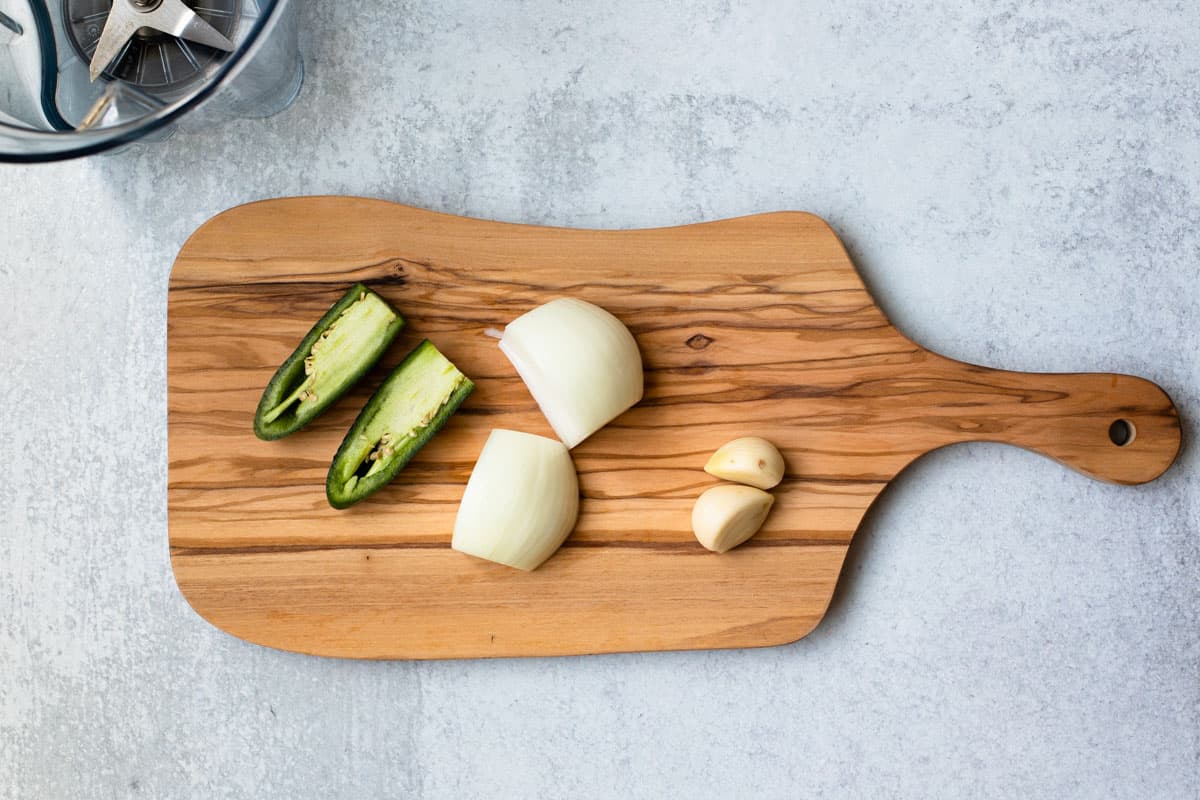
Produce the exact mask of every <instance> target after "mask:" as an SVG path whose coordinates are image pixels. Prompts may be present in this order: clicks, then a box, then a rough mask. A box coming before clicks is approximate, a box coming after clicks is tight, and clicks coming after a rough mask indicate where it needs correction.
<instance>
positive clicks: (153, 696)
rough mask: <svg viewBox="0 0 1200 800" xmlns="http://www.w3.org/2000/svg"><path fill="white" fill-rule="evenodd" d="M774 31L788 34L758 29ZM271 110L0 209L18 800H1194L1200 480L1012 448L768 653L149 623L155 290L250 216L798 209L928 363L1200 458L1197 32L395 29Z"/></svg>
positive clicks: (564, 216)
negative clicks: (935, 357)
mask: <svg viewBox="0 0 1200 800" xmlns="http://www.w3.org/2000/svg"><path fill="white" fill-rule="evenodd" d="M785 8H787V9H788V10H786V11H785V10H784V9H785ZM304 21H305V33H304V35H303V41H304V44H305V50H306V66H307V80H306V84H305V87H304V91H303V94H302V95H301V97H300V99H299V101H298V102H297V103H296V104H295V105H294V106H293V107H292V108H290V109H289V110H288V111H286V112H284V113H283V114H280V115H278V116H276V117H274V118H271V119H268V120H265V121H262V120H259V121H247V120H240V121H235V122H233V123H231V124H227V125H225V126H223V127H220V128H215V129H209V130H205V131H202V132H199V133H191V134H188V135H181V136H178V137H176V138H174V139H172V140H170V141H168V142H166V143H162V144H157V145H152V146H142V147H138V148H134V149H131V150H128V151H126V152H124V153H121V154H118V155H115V156H107V157H101V158H92V159H87V160H82V161H72V162H66V163H59V164H51V165H42V166H29V167H14V166H0V241H2V242H3V245H2V246H0V319H2V320H3V323H4V332H5V337H4V346H3V347H2V348H0V375H3V380H0V463H2V464H3V465H4V468H5V476H4V478H3V480H0V798H5V799H9V798H11V799H12V800H16V799H17V798H20V799H21V800H26V799H27V798H39V799H40V798H124V797H147V798H224V797H239V798H275V797H278V798H300V797H314V798H318V797H319V798H367V797H385V796H388V797H431V798H467V797H497V798H499V797H503V798H522V797H531V798H532V797H542V798H567V797H595V798H604V797H644V798H663V797H689V798H700V797H723V798H735V797H770V798H787V797H810V796H830V797H836V796H841V797H913V798H919V797H929V796H941V797H1025V798H1064V797H1127V798H1157V799H1159V800H1161V799H1162V798H1185V799H1186V798H1196V797H1197V796H1200V473H1198V469H1197V468H1198V459H1197V455H1196V450H1195V448H1194V447H1190V446H1186V445H1185V450H1184V452H1183V454H1182V456H1181V458H1180V460H1179V462H1178V463H1177V464H1176V466H1175V467H1174V468H1173V469H1172V470H1171V471H1170V472H1168V473H1167V474H1166V475H1165V476H1164V477H1162V478H1161V479H1159V480H1158V481H1155V482H1153V483H1151V484H1148V485H1145V486H1140V487H1134V488H1127V487H1118V486H1110V485H1106V484H1102V483H1098V482H1095V481H1091V480H1088V479H1086V478H1084V477H1082V476H1081V475H1079V474H1076V473H1074V472H1071V471H1069V470H1067V469H1064V468H1062V467H1061V466H1059V465H1058V464H1055V463H1053V462H1052V461H1050V460H1048V459H1044V458H1041V457H1039V456H1037V455H1033V454H1031V453H1027V452H1024V451H1020V450H1016V449H1011V448H1006V447H1002V446H986V445H978V446H960V447H955V448H950V449H946V450H943V451H940V452H937V453H934V454H932V455H930V456H928V457H927V458H924V459H922V460H921V461H920V462H918V463H917V464H916V465H915V466H913V467H912V468H911V469H910V470H908V471H907V472H906V473H905V474H904V475H902V476H901V478H900V479H899V480H898V481H897V482H896V484H895V485H894V486H893V487H892V488H891V489H890V490H889V491H888V492H887V493H886V494H885V495H884V497H883V498H881V500H880V502H879V503H878V506H877V509H876V510H875V511H874V512H873V513H872V514H871V515H870V516H869V517H868V520H867V523H866V525H865V527H864V528H863V529H862V530H861V531H860V533H859V535H858V537H857V538H856V540H855V544H854V546H853V548H852V550H851V554H850V558H849V561H848V563H847V566H846V570H845V574H844V577H843V582H842V584H841V587H840V589H839V592H838V594H837V596H836V598H835V600H834V603H833V606H832V608H831V610H830V613H829V615H828V617H827V618H826V619H825V621H824V623H823V624H822V625H821V626H820V627H819V628H818V629H817V630H816V631H815V632H814V633H813V634H812V635H811V636H809V637H808V638H807V639H805V640H803V641H801V642H799V643H796V644H794V645H789V646H785V647H779V648H773V649H765V650H745V651H723V652H690V653H665V654H661V653H660V654H634V655H619V656H600V657H583V658H561V659H529V660H497V661H465V662H435V663H399V662H398V663H356V662H352V661H336V660H325V659H316V658H309V657H304V656H299V655H293V654H288V653H282V652H275V651H272V650H268V649H264V648H261V647H256V646H253V645H249V644H246V643H243V642H241V641H238V640H236V639H234V638H232V637H230V636H228V635H226V634H223V633H221V632H219V631H217V630H215V629H213V628H211V627H209V626H208V625H207V624H206V623H204V622H203V621H201V620H200V619H199V618H198V617H197V616H196V615H195V614H194V613H193V612H192V611H191V609H190V608H189V607H188V605H187V604H186V603H185V602H184V600H183V599H182V598H181V596H180V595H179V593H178V592H177V591H176V588H175V585H174V581H173V579H172V576H171V570H170V566H169V563H168V558H167V530H166V398H165V371H166V364H165V342H166V307H165V298H166V288H167V279H168V274H169V270H170V265H171V261H172V257H173V255H174V253H175V252H176V251H177V250H178V248H179V247H180V245H181V244H182V243H183V241H184V239H185V238H186V237H187V235H188V234H189V232H191V231H192V230H193V229H194V228H195V227H196V226H197V225H199V224H200V223H201V222H203V221H204V220H205V219H206V218H207V217H209V216H211V215H212V214H215V213H217V212H218V211H221V210H223V209H225V208H227V207H229V206H232V205H235V204H238V203H242V202H245V201H248V200H253V199H257V198H264V197H272V196H277V195H292V194H312V193H350V194H360V195H369V196H374V197H382V198H387V199H391V200H397V201H400V202H404V203H410V204H414V205H419V206H424V207H428V208H433V209H437V210H440V211H447V212H451V213H456V214H466V215H473V216H482V217H489V218H495V219H501V220H511V221H521V222H529V223H548V224H555V225H575V226H600V227H644V226H654V225H665V224H676V223H686V222H694V221H699V220H711V219H718V218H721V217H727V216H735V215H740V214H746V213H751V212H758V211H768V210H775V209H803V210H808V211H812V212H815V213H817V214H820V215H822V216H824V217H825V218H826V219H828V220H829V221H830V222H831V223H832V225H833V226H834V228H835V229H836V230H837V231H838V232H839V233H840V234H841V236H842V237H843V238H844V239H845V241H846V242H847V244H848V246H849V248H850V250H851V253H852V255H853V257H854V259H855V261H856V262H857V263H858V265H859V267H860V269H861V271H862V273H863V275H864V277H865V279H866V281H867V283H868V285H869V286H870V288H871V289H872V291H873V292H874V293H875V295H876V296H877V297H878V298H879V300H880V303H881V305H882V306H883V307H884V309H885V311H886V312H887V313H888V314H889V315H890V316H891V317H892V319H893V320H894V321H895V322H896V323H897V325H898V326H899V327H900V328H901V329H902V330H904V331H905V332H907V333H908V334H909V335H910V336H912V337H913V338H915V339H916V340H917V341H919V342H921V343H923V344H925V345H926V346H928V347H930V348H932V349H936V350H939V351H941V352H943V353H946V354H947V355H950V356H954V357H957V358H962V359H965V360H969V361H975V362H979V363H985V364H989V365H994V366H1001V367H1008V368H1012V369H1023V370H1044V371H1071V370H1080V371H1084V370H1101V371H1118V372H1129V373H1134V374H1138V375H1143V376H1146V377H1148V378H1151V379H1152V380H1155V381H1157V382H1158V383H1159V384H1161V385H1162V386H1163V387H1164V388H1165V389H1166V390H1167V391H1168V392H1170V394H1171V395H1172V396H1173V397H1174V399H1175V401H1176V403H1177V404H1178V406H1179V407H1180V409H1181V411H1182V413H1183V415H1184V420H1185V421H1184V426H1185V436H1189V435H1190V438H1192V439H1193V440H1194V438H1195V434H1196V420H1198V419H1200V330H1198V329H1200V8H1198V7H1196V6H1195V5H1194V4H1191V3H1183V2H1175V1H1172V2H1166V1H1165V0H1164V1H1162V2H1143V3H1112V2H1095V1H1094V0H1086V1H1085V2H1068V1H1067V0H1043V1H1042V2H1030V1H1028V0H985V2H976V3H960V2H950V0H924V2H917V1H916V0H894V1H893V2H883V3H881V2H878V0H850V2H844V3H826V2H820V3H818V2H801V3H795V4H788V3H778V2H768V0H752V1H750V2H740V3H739V2H730V1H729V0H688V1H687V2H684V1H683V0H670V2H666V3H647V2H639V1H638V0H616V2H611V3H600V4H596V3H585V2H551V1H550V0H529V2H519V3H511V4H509V3H479V2H470V1H469V0H449V2H437V3H434V2H426V1H425V0H412V1H410V2H391V0H378V1H377V2H371V3H322V4H315V3H314V4H312V5H311V7H308V8H306V9H305V10H304Z"/></svg>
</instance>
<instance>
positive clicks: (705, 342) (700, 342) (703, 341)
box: [685, 333, 713, 350]
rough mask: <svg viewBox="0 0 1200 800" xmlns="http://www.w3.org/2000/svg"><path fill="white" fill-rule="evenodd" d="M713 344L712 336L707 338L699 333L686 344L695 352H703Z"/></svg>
mask: <svg viewBox="0 0 1200 800" xmlns="http://www.w3.org/2000/svg"><path fill="white" fill-rule="evenodd" d="M712 343H713V339H712V337H711V336H705V335H704V334H703V333H697V334H696V335H695V336H693V337H692V338H690V339H688V340H687V342H686V343H685V344H687V346H688V347H690V348H692V349H693V350H703V349H704V348H706V347H708V346H709V345H710V344H712Z"/></svg>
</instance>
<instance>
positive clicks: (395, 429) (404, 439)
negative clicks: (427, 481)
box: [325, 339, 475, 508]
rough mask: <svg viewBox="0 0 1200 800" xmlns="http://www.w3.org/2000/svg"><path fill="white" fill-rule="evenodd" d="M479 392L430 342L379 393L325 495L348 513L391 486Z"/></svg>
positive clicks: (347, 443) (336, 464)
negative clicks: (436, 434) (406, 466)
mask: <svg viewBox="0 0 1200 800" xmlns="http://www.w3.org/2000/svg"><path fill="white" fill-rule="evenodd" d="M474 388H475V384H473V383H472V382H471V380H470V378H468V377H467V376H466V375H463V374H462V373H461V372H459V370H458V368H457V367H455V366H454V364H452V363H450V361H449V360H448V359H447V358H446V357H445V356H444V355H442V354H441V353H440V352H438V349H437V348H436V347H434V346H433V343H432V342H430V341H429V340H428V339H426V340H425V341H423V342H421V343H420V344H419V345H417V346H416V347H415V348H414V349H413V351H412V352H411V353H409V354H408V355H407V356H405V357H404V360H403V361H402V362H400V366H398V367H396V369H395V370H393V371H392V374H391V375H389V376H388V378H387V380H385V381H384V382H383V385H382V386H380V387H379V389H378V390H376V392H375V394H374V395H372V396H371V399H370V400H369V401H367V405H366V407H364V408H363V410H362V413H360V414H359V415H358V419H356V420H355V421H354V425H353V426H352V427H351V428H350V431H349V433H347V434H346V438H345V439H344V440H343V441H342V446H341V447H339V448H338V451H337V455H336V456H334V457H333V463H332V464H331V465H330V466H329V475H328V477H327V478H326V479H325V495H326V497H328V498H329V504H330V505H331V506H333V507H334V508H347V507H349V506H352V505H354V504H355V503H357V502H358V501H359V500H362V499H363V498H364V497H366V496H367V495H369V494H373V493H374V492H377V491H379V490H380V489H382V488H383V487H384V486H387V485H388V483H389V482H391V480H392V478H394V477H396V474H397V473H399V472H400V470H401V469H403V468H404V465H405V464H407V463H408V462H409V460H410V459H412V457H413V456H414V455H416V454H417V451H418V450H420V449H421V448H422V447H424V446H425V443H426V442H428V441H429V440H430V439H431V438H433V435H434V434H435V433H437V432H438V431H439V430H441V428H442V426H443V425H445V424H446V420H448V419H450V415H451V414H453V413H454V412H455V411H456V410H457V409H458V407H459V406H460V405H462V402H463V401H464V400H466V399H467V395H469V394H470V393H471V390H472V389H474Z"/></svg>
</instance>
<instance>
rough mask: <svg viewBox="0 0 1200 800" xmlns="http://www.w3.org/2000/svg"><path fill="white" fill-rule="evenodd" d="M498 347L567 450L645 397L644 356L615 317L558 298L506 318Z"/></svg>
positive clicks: (593, 307)
mask: <svg viewBox="0 0 1200 800" xmlns="http://www.w3.org/2000/svg"><path fill="white" fill-rule="evenodd" d="M500 349H501V350H502V351H504V355H506V356H508V360H509V361H511V362H512V365H513V366H514V367H516V369H517V374H519V375H520V376H521V380H523V381H525V385H526V386H527V387H529V393H530V394H532V395H533V399H534V401H536V402H537V404H538V408H540V409H541V410H542V413H543V414H544V415H545V416H546V420H547V421H548V422H549V423H550V427H552V428H554V432H555V434H557V435H558V438H560V439H562V441H563V444H565V445H566V446H567V447H568V448H572V447H574V446H575V445H577V444H579V443H580V442H582V441H583V440H584V439H586V438H588V437H589V436H591V435H592V434H593V433H595V432H596V431H598V430H600V429H601V428H602V427H604V426H605V425H607V424H608V423H609V422H611V421H612V420H613V419H615V418H616V417H617V416H618V415H620V414H622V413H623V412H624V411H625V410H626V409H628V408H629V407H630V406H632V405H633V404H634V403H636V402H637V401H639V400H641V399H642V388H643V386H642V383H643V376H642V356H641V353H639V352H638V347H637V342H636V341H634V338H633V334H631V333H630V332H629V329H628V328H626V327H625V326H624V325H623V324H622V323H621V321H620V320H619V319H617V318H616V317H614V316H613V315H612V314H610V313H608V312H607V311H605V310H604V309H603V308H600V307H599V306H596V305H592V304H591V303H587V302H585V301H583V300H577V299H576V298H574V297H560V298H558V299H557V300H551V301H550V302H549V303H546V304H544V305H540V306H538V307H537V308H535V309H533V310H532V311H529V312H526V313H525V314H522V315H521V316H519V317H517V318H516V319H515V320H513V321H512V322H510V323H509V324H508V326H507V327H506V328H505V329H504V335H503V337H502V338H501V339H500Z"/></svg>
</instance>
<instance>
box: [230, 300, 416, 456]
mask: <svg viewBox="0 0 1200 800" xmlns="http://www.w3.org/2000/svg"><path fill="white" fill-rule="evenodd" d="M364 294H368V295H372V296H374V297H375V298H377V299H378V300H379V301H380V302H382V303H383V304H384V305H385V306H387V308H388V309H389V310H390V311H391V312H392V313H393V314H395V315H396V318H395V319H394V320H393V321H392V322H391V323H390V324H389V325H388V326H387V328H386V329H385V330H384V331H383V333H382V334H381V335H379V336H378V337H373V338H372V340H370V341H364V342H363V343H362V347H361V349H360V350H358V351H357V352H356V354H355V356H356V357H355V361H356V363H355V364H354V365H353V367H352V368H351V371H350V372H349V373H348V375H347V377H346V379H345V380H343V381H341V382H340V385H338V386H336V387H334V388H333V389H332V390H329V391H326V392H324V393H322V396H321V397H319V398H318V399H317V400H316V401H310V402H302V403H299V404H298V409H297V410H295V411H289V412H288V413H284V414H282V415H281V416H279V417H277V418H276V419H274V420H271V421H269V422H268V421H267V420H266V419H265V416H266V415H267V414H268V413H269V412H270V411H271V410H272V409H274V408H275V407H276V406H278V405H279V404H280V403H281V402H283V400H284V399H285V398H286V397H287V396H288V395H289V394H290V393H291V392H292V391H293V390H294V389H295V388H296V387H297V386H299V385H300V384H301V383H303V381H304V380H305V370H304V360H305V358H307V357H308V355H309V354H310V352H311V351H312V347H313V345H314V344H315V343H316V342H317V340H318V339H319V338H320V336H321V334H323V333H324V332H325V331H326V330H328V329H329V328H330V326H332V325H333V324H334V322H336V321H337V320H338V319H339V318H340V317H341V315H342V313H343V312H344V311H345V310H346V309H347V308H349V307H350V306H351V305H352V304H353V303H354V302H355V301H357V300H359V299H360V298H362V296H363V295H364ZM403 327H404V317H402V316H401V315H400V312H398V311H396V309H395V308H393V307H392V305H391V304H390V303H388V302H387V301H386V300H384V299H383V298H382V297H380V296H379V295H378V294H377V293H375V292H373V291H371V290H370V289H368V288H367V287H366V286H364V285H363V284H361V283H356V284H354V285H353V286H351V287H350V289H349V290H348V291H347V292H346V294H345V295H343V296H342V299H340V300H338V301H337V303H335V304H334V305H333V307H332V308H330V309H329V310H328V311H327V312H325V315H324V316H323V317H321V319H319V320H317V323H316V324H315V325H313V326H312V329H311V330H309V332H308V333H307V334H306V335H305V337H304V338H303V339H302V340H301V341H300V344H299V345H297V346H296V349H295V351H294V352H293V353H292V354H291V355H290V356H288V359H287V360H286V361H284V362H283V364H281V365H280V367H279V369H277V370H276V371H275V375H274V376H273V377H272V378H271V381H270V382H269V383H268V384H267V388H266V389H265V390H264V391H263V394H262V398H261V399H260V400H259V401H258V409H257V411H256V412H255V414H254V435H255V436H257V437H258V438H259V439H262V440H264V441H273V440H275V439H282V438H283V437H284V436H287V435H288V434H291V433H295V432H296V431H298V430H300V429H301V428H303V427H304V426H305V425H307V424H308V423H310V422H312V421H313V420H314V419H315V418H316V417H318V416H320V414H321V413H323V412H324V411H325V410H326V409H328V408H329V407H330V406H332V405H333V404H334V403H335V402H336V401H337V400H338V399H339V398H341V397H342V395H344V394H345V393H346V392H347V391H349V390H350V388H351V387H352V386H353V385H354V384H355V383H357V382H358V380H359V379H360V378H361V377H362V376H363V375H365V374H366V373H367V371H368V370H369V369H371V367H373V366H374V365H375V362H376V361H378V360H379V357H380V356H382V355H383V353H384V351H386V350H387V348H388V346H389V345H391V343H392V341H393V340H395V338H396V336H397V335H398V334H399V333H400V329H401V328H403Z"/></svg>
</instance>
